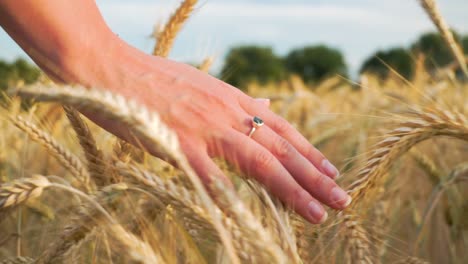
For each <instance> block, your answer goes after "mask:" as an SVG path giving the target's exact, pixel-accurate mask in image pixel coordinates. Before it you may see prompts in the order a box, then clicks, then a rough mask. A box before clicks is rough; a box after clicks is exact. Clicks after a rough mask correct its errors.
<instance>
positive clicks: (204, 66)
mask: <svg viewBox="0 0 468 264" xmlns="http://www.w3.org/2000/svg"><path fill="white" fill-rule="evenodd" d="M212 64H213V57H211V56H210V57H207V58H206V59H204V60H203V62H202V63H201V64H200V65H199V66H198V69H199V70H200V71H202V72H206V73H208V72H209V71H210V67H211V65H212Z"/></svg>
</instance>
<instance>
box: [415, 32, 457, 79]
mask: <svg viewBox="0 0 468 264" xmlns="http://www.w3.org/2000/svg"><path fill="white" fill-rule="evenodd" d="M453 33H454V37H455V39H457V40H459V39H460V37H459V35H458V34H457V33H456V32H453ZM411 49H412V50H413V51H415V52H420V53H423V54H425V55H426V58H427V61H426V68H427V69H428V70H430V71H432V70H435V69H437V68H440V67H444V66H447V65H448V64H450V63H452V62H453V61H454V59H453V55H452V52H451V51H450V48H449V47H448V46H447V44H446V43H445V42H444V39H443V38H442V36H441V35H440V34H439V33H432V32H431V33H426V34H423V35H422V36H421V37H420V38H419V39H418V40H417V41H416V42H415V43H414V44H413V45H412V46H411Z"/></svg>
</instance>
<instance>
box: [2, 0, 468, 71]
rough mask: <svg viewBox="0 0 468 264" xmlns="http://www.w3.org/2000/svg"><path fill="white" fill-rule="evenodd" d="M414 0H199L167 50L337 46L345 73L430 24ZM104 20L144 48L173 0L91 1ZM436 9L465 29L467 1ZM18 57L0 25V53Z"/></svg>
mask: <svg viewBox="0 0 468 264" xmlns="http://www.w3.org/2000/svg"><path fill="white" fill-rule="evenodd" d="M418 2H419V1H417V0H391V1H390V0H327V1H326V0H308V1H306V0H289V1H287V0H251V1H246V0H201V1H200V3H199V4H198V6H197V9H196V11H195V13H194V15H193V16H192V17H191V19H190V20H189V22H188V23H187V25H186V26H185V27H184V29H183V30H182V32H181V34H180V35H179V36H178V38H177V40H176V44H175V46H174V49H173V51H172V52H171V55H170V57H171V58H173V59H175V60H179V61H185V62H195V63H196V62H200V61H202V60H203V58H204V57H206V56H209V55H214V56H215V57H216V63H215V71H216V69H219V68H220V67H221V65H222V61H223V56H224V55H225V53H226V51H227V50H228V49H229V48H230V47H232V46H236V45H241V44H259V45H268V46H272V47H273V48H274V50H275V52H277V53H278V54H280V55H284V54H286V53H287V52H288V51H289V50H291V49H292V48H295V47H301V46H304V45H309V44H326V45H330V46H332V47H335V48H338V49H340V50H341V51H342V52H343V53H344V55H345V57H346V61H347V64H348V66H349V67H350V69H351V72H352V73H353V72H356V71H357V70H358V68H359V65H360V63H361V62H362V61H363V60H364V59H365V58H366V57H367V56H369V55H370V54H372V53H373V52H375V51H376V50H377V49H382V48H389V47H393V46H399V45H409V43H411V42H412V41H414V40H415V39H416V38H417V37H418V36H419V35H420V34H421V33H423V32H426V31H429V30H434V27H433V25H432V24H431V23H430V21H429V19H428V18H427V16H426V15H425V13H424V12H423V11H422V9H421V8H420V6H419V4H418ZM97 3H98V6H99V8H100V10H101V12H102V13H103V15H104V18H105V20H106V21H107V23H108V24H109V25H110V27H111V28H112V29H113V30H114V32H116V33H117V34H119V35H120V36H121V37H122V38H123V39H124V40H126V41H128V42H129V43H130V44H132V45H134V46H136V47H137V48H139V49H141V50H143V51H146V52H150V51H151V49H152V47H153V45H154V42H153V41H152V40H151V39H150V38H149V35H150V33H151V32H152V30H153V27H154V25H155V24H158V23H164V21H165V20H166V19H167V18H168V16H169V15H170V14H171V12H172V11H173V10H174V8H176V7H177V6H178V4H179V0H97ZM438 4H439V7H440V9H441V11H442V14H443V16H444V17H445V18H446V20H447V21H448V23H449V24H450V25H451V26H452V27H453V28H455V29H456V30H457V31H459V32H461V33H464V34H468V15H467V13H466V10H468V1H467V0H444V1H438ZM18 56H26V55H24V53H23V52H22V51H21V49H20V48H18V46H17V45H16V44H15V43H14V42H13V40H11V39H10V38H9V37H8V35H7V34H6V33H5V32H4V31H3V30H1V29H0V59H6V60H12V59H14V58H16V57H18Z"/></svg>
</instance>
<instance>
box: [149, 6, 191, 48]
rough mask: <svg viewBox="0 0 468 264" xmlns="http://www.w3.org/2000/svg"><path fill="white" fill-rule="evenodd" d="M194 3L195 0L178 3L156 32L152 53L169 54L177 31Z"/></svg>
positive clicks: (188, 15) (187, 16)
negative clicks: (173, 11) (166, 20)
mask: <svg viewBox="0 0 468 264" xmlns="http://www.w3.org/2000/svg"><path fill="white" fill-rule="evenodd" d="M196 3H197V0H185V1H183V2H182V3H181V4H180V6H179V8H177V10H176V12H175V13H174V14H173V15H172V16H171V18H170V19H169V21H168V22H167V24H166V26H165V27H164V29H163V30H162V31H161V32H160V33H159V34H157V38H156V40H157V43H156V46H155V47H154V50H153V55H156V56H161V57H167V55H169V52H170V50H171V48H172V45H173V43H174V40H175V38H176V36H177V33H179V31H180V29H181V28H182V26H183V24H184V22H185V21H186V20H187V19H188V18H189V17H190V14H191V13H192V11H193V9H194V7H195V4H196Z"/></svg>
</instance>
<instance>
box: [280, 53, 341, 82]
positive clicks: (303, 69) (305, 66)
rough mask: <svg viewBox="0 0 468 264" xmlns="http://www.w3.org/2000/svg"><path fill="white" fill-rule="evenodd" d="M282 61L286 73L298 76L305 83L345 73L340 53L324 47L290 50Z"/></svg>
mask: <svg viewBox="0 0 468 264" xmlns="http://www.w3.org/2000/svg"><path fill="white" fill-rule="evenodd" d="M284 61H285V65H286V68H287V69H288V71H289V72H292V73H296V74H298V75H299V76H301V77H302V79H303V80H304V81H305V82H311V81H320V80H322V79H323V78H325V77H327V76H330V75H333V74H341V75H346V73H347V68H346V64H345V61H344V58H343V55H342V54H341V52H340V51H339V50H336V49H333V48H329V47H327V46H324V45H318V46H308V47H304V48H299V49H295V50H292V51H291V52H290V53H289V54H288V55H287V56H286V58H285V59H284Z"/></svg>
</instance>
